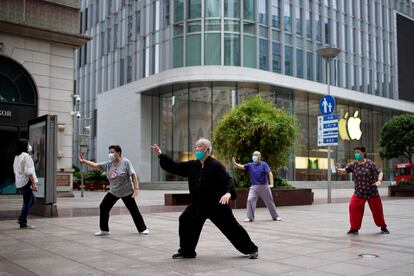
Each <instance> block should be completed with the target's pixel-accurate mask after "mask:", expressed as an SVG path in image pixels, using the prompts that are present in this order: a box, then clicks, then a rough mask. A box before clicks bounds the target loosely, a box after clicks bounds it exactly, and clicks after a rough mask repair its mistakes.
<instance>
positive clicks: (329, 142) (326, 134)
mask: <svg viewBox="0 0 414 276" xmlns="http://www.w3.org/2000/svg"><path fill="white" fill-rule="evenodd" d="M338 117H339V116H338V114H331V115H324V116H318V147H324V146H336V145H338Z"/></svg>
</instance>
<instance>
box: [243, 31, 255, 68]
mask: <svg viewBox="0 0 414 276" xmlns="http://www.w3.org/2000/svg"><path fill="white" fill-rule="evenodd" d="M243 43H244V44H243V63H244V64H243V66H245V67H252V68H256V39H255V38H254V37H253V36H248V35H245V36H244V37H243Z"/></svg>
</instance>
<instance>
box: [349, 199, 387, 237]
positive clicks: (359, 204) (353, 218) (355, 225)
mask: <svg viewBox="0 0 414 276" xmlns="http://www.w3.org/2000/svg"><path fill="white" fill-rule="evenodd" d="M366 201H368V205H369V208H370V209H371V212H372V216H373V217H374V222H375V224H376V225H377V226H378V227H383V226H385V227H386V226H387V225H386V224H385V220H384V212H383V210H382V203H381V198H380V197H379V195H378V196H374V197H371V198H359V197H357V196H356V195H352V197H351V201H350V202H349V220H350V223H351V229H354V230H359V229H360V228H361V223H362V217H363V216H364V207H365V202H366Z"/></svg>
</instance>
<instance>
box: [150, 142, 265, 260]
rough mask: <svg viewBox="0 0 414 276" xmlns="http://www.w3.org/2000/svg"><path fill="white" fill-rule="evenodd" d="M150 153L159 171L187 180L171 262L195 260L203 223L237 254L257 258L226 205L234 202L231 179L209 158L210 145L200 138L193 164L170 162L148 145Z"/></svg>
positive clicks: (159, 150)
mask: <svg viewBox="0 0 414 276" xmlns="http://www.w3.org/2000/svg"><path fill="white" fill-rule="evenodd" d="M151 147H152V150H153V152H154V153H155V154H157V155H158V157H159V159H160V166H161V168H162V169H164V170H166V171H168V172H171V173H173V174H177V175H180V176H184V177H188V186H189V190H190V198H191V201H190V204H189V205H188V206H187V208H186V209H185V210H184V212H183V213H182V214H181V215H180V218H179V228H178V232H179V236H180V248H179V249H178V252H177V253H175V254H174V255H172V258H173V259H180V258H195V257H196V255H197V253H196V251H195V249H196V246H197V243H198V239H199V237H200V233H201V229H202V228H203V225H204V222H205V221H206V219H210V220H211V221H212V222H213V223H214V224H215V225H216V226H217V227H218V228H219V229H220V231H221V232H222V233H223V234H224V235H225V236H226V237H227V238H228V239H229V240H230V242H231V243H232V244H233V245H234V247H235V248H236V249H237V250H239V251H240V252H241V253H243V254H246V255H249V258H250V259H256V258H257V257H258V248H257V246H256V245H255V244H254V243H253V242H252V241H251V239H250V237H249V234H248V233H247V232H246V230H245V229H244V228H243V227H242V226H241V225H240V224H239V223H238V222H237V220H236V218H235V217H234V216H233V212H232V210H231V208H230V206H229V205H228V202H229V200H230V198H232V199H235V196H233V197H232V193H233V194H234V192H232V191H233V189H234V182H233V178H232V177H231V176H230V175H229V174H228V173H227V171H226V169H225V168H224V166H223V165H222V164H221V163H220V162H219V161H218V160H216V159H214V158H213V157H211V156H210V154H211V149H212V147H211V142H210V141H209V140H208V139H205V138H201V139H199V140H198V141H197V142H196V144H195V156H196V159H197V160H190V161H186V162H174V161H173V160H171V159H170V158H169V157H168V156H167V155H165V154H163V153H161V149H160V148H159V147H158V146H157V145H156V144H154V145H152V146H151Z"/></svg>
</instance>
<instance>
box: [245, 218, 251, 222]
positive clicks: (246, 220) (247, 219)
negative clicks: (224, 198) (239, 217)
mask: <svg viewBox="0 0 414 276" xmlns="http://www.w3.org/2000/svg"><path fill="white" fill-rule="evenodd" d="M252 221H253V220H251V219H249V218H245V219H244V222H252Z"/></svg>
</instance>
